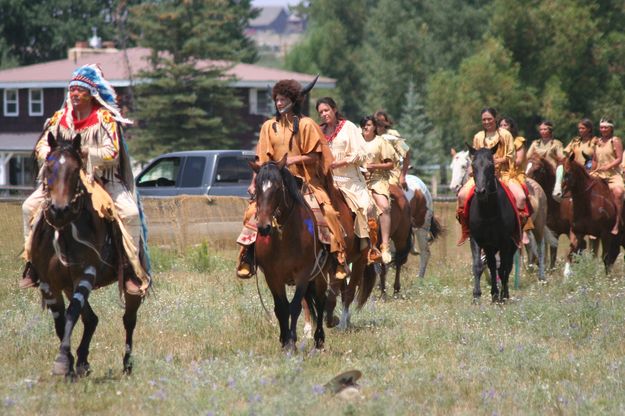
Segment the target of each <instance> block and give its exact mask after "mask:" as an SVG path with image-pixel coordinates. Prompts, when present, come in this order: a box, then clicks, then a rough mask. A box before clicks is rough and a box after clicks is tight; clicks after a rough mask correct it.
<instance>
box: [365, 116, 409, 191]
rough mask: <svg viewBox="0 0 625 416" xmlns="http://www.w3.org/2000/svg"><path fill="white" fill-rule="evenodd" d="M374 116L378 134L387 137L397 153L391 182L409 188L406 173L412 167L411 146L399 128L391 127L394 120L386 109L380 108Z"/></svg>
mask: <svg viewBox="0 0 625 416" xmlns="http://www.w3.org/2000/svg"><path fill="white" fill-rule="evenodd" d="M373 117H374V118H375V121H376V126H377V134H379V135H380V136H382V138H384V139H386V141H387V142H389V143H390V144H391V145H392V146H393V149H395V152H396V153H397V158H396V160H395V167H394V168H393V170H392V171H391V177H390V179H389V184H390V185H399V187H400V188H402V189H407V185H406V173H408V168H409V167H410V157H411V151H410V146H408V144H407V143H406V141H405V140H404V139H403V138H402V137H401V135H400V134H399V132H398V131H397V130H395V129H392V128H391V127H393V120H392V119H391V118H390V117H389V115H388V114H387V113H386V112H385V111H383V110H378V111H376V112H375V114H374V115H373Z"/></svg>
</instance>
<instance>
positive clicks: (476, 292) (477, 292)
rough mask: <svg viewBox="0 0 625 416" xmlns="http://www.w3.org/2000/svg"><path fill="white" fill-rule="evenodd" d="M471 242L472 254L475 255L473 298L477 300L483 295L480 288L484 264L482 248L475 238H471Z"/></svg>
mask: <svg viewBox="0 0 625 416" xmlns="http://www.w3.org/2000/svg"><path fill="white" fill-rule="evenodd" d="M469 241H470V242H471V256H472V257H473V299H474V300H477V299H479V298H480V297H481V296H482V289H481V288H480V278H481V277H482V272H483V271H484V264H483V263H482V250H481V249H480V246H478V245H477V243H476V242H475V239H473V238H472V239H470V240H469Z"/></svg>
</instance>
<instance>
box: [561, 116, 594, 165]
mask: <svg viewBox="0 0 625 416" xmlns="http://www.w3.org/2000/svg"><path fill="white" fill-rule="evenodd" d="M593 130H594V126H593V123H592V121H591V120H590V119H588V118H583V119H581V120H580V121H579V123H578V124H577V132H578V133H579V136H577V137H575V138H573V139H571V142H570V143H569V144H568V145H566V147H565V148H564V154H565V155H567V156H568V155H570V154H571V152H573V153H574V154H575V161H576V162H577V163H579V164H580V165H582V166H586V168H587V169H588V170H590V167H591V164H592V157H593V156H594V154H595V146H596V145H597V140H599V139H597V137H595V136H594V135H593ZM584 155H586V157H588V158H589V159H588V160H586V157H584Z"/></svg>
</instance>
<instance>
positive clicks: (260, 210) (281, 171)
mask: <svg viewBox="0 0 625 416" xmlns="http://www.w3.org/2000/svg"><path fill="white" fill-rule="evenodd" d="M250 166H251V167H252V169H254V171H255V172H256V182H255V185H256V224H257V226H258V232H259V233H260V235H262V236H267V235H269V233H270V232H271V228H272V227H273V226H276V225H279V224H280V221H284V220H285V218H284V216H286V215H288V214H289V213H290V210H291V208H292V207H293V203H294V202H297V201H301V198H302V197H301V195H300V193H299V190H298V186H297V182H296V180H295V178H294V177H293V175H292V174H291V172H290V171H289V169H288V168H287V167H286V155H285V156H284V157H283V158H282V159H281V160H280V161H279V162H267V163H265V164H263V165H262V166H261V165H258V164H257V163H256V162H250Z"/></svg>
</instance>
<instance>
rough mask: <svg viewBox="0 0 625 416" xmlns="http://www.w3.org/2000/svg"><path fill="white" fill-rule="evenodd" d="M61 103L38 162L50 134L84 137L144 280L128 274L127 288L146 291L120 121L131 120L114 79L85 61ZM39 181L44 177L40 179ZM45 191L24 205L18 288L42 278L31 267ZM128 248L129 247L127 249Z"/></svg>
mask: <svg viewBox="0 0 625 416" xmlns="http://www.w3.org/2000/svg"><path fill="white" fill-rule="evenodd" d="M68 88H69V91H68V94H67V99H66V101H65V104H64V105H63V108H61V109H60V110H59V111H57V112H56V113H54V115H53V116H52V117H51V118H49V119H48V120H47V121H46V123H45V126H44V130H43V133H42V135H41V137H40V139H39V140H38V141H37V144H36V146H35V156H36V158H37V161H38V162H39V164H40V165H43V162H44V161H45V160H46V156H47V155H48V152H49V151H50V147H49V146H48V134H49V133H51V134H52V135H53V136H54V137H55V139H56V140H57V141H63V140H66V141H71V140H72V139H73V138H74V136H76V135H77V134H80V135H81V137H82V156H83V160H84V166H85V168H86V174H87V176H88V178H89V179H91V181H97V182H101V183H102V184H103V188H104V189H105V190H106V192H107V193H108V194H109V195H110V197H111V198H112V200H113V202H114V206H115V209H116V210H117V213H118V214H119V216H120V217H121V219H122V222H123V224H119V225H120V227H124V228H125V230H127V232H128V233H127V234H129V235H130V236H131V238H132V244H133V245H134V247H131V248H130V249H128V248H127V250H126V252H127V253H126V254H127V256H128V259H129V261H130V262H131V263H133V265H138V267H136V268H135V270H137V269H140V270H141V271H140V272H138V273H137V272H136V273H135V274H137V276H136V277H137V278H138V279H139V280H140V281H137V282H135V281H134V280H133V279H131V278H130V277H129V276H125V279H126V280H125V289H126V292H128V293H129V294H136V295H142V294H144V293H145V290H146V289H147V287H148V286H149V280H150V277H149V274H148V273H149V270H147V269H149V266H147V264H146V265H145V266H143V265H141V261H140V259H139V258H142V260H143V261H147V259H146V256H147V255H146V253H145V252H144V253H143V256H141V255H140V254H139V253H140V250H142V249H143V250H145V249H146V246H145V238H144V235H143V229H142V225H143V224H142V220H141V218H140V217H141V216H140V208H139V206H138V200H137V199H136V198H135V195H134V178H133V175H132V170H131V167H130V158H129V156H128V153H127V150H126V145H125V143H124V140H123V134H122V129H121V124H122V123H131V121H129V120H127V119H125V118H123V117H122V115H121V114H120V111H119V108H118V106H117V102H116V99H117V96H116V94H115V90H114V89H113V87H112V86H111V84H110V83H109V82H108V81H106V80H105V79H104V77H103V75H102V71H101V69H100V68H99V67H98V66H97V65H84V66H82V67H80V68H78V69H77V70H76V71H74V73H73V76H72V80H71V81H70V83H69V86H68ZM39 180H41V178H39ZM45 195H46V194H45V190H44V187H43V184H42V183H40V184H39V186H38V187H37V189H36V190H35V191H34V192H33V193H32V194H31V195H30V196H29V197H28V198H27V199H26V201H24V204H23V205H22V212H23V216H24V217H23V219H24V238H25V241H26V242H25V246H24V258H25V259H26V261H27V263H26V267H25V270H24V275H23V278H22V280H21V281H20V284H19V286H20V288H28V287H33V286H36V285H37V280H38V277H37V276H36V275H35V273H34V270H33V268H32V267H31V263H30V261H31V258H32V257H31V255H32V253H30V247H31V242H30V235H31V231H32V230H33V229H34V228H35V225H36V224H37V222H38V221H39V219H40V216H41V215H40V213H41V207H42V204H43V202H44V201H45V198H46V196H45ZM129 251H130V252H129Z"/></svg>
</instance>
